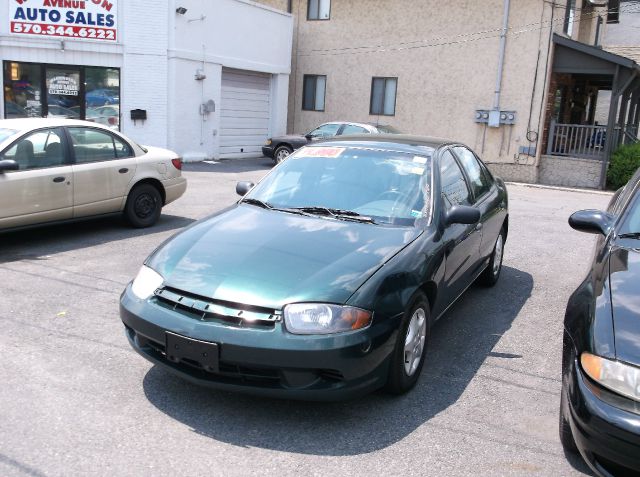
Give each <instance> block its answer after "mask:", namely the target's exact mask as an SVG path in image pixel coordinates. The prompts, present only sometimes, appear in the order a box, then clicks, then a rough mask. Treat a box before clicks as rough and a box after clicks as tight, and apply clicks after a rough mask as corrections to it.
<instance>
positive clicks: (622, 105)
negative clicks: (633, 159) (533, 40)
mask: <svg viewBox="0 0 640 477" xmlns="http://www.w3.org/2000/svg"><path fill="white" fill-rule="evenodd" d="M553 44H554V53H553V72H554V73H560V74H571V75H589V76H590V77H591V78H590V79H593V80H594V81H595V82H596V83H600V87H601V88H602V89H611V102H610V104H609V118H608V121H607V135H606V137H607V138H614V131H615V130H616V128H618V129H619V130H621V131H623V132H624V131H627V130H628V129H631V130H635V131H637V130H638V124H639V123H640V66H639V65H638V63H636V62H635V61H633V60H632V59H630V58H626V57H624V56H620V55H616V54H614V53H611V52H609V51H605V50H603V49H602V48H600V47H598V46H593V45H587V44H586V43H581V42H579V41H575V40H572V39H570V38H567V37H565V36H562V35H558V34H557V33H554V35H553ZM621 98H622V100H621ZM618 137H622V136H620V135H618ZM613 143H614V141H613V140H608V141H607V142H606V144H605V160H604V161H603V163H602V180H603V183H602V186H603V187H604V181H605V180H606V171H607V166H608V162H609V157H610V156H611V153H612V152H613V150H614V149H615V148H616V147H617V146H618V144H613Z"/></svg>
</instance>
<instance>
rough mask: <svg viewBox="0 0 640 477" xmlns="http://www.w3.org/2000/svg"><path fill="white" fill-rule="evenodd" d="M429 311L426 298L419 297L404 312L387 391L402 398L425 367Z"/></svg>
mask: <svg viewBox="0 0 640 477" xmlns="http://www.w3.org/2000/svg"><path fill="white" fill-rule="evenodd" d="M429 320H430V310H429V302H428V301H427V297H426V296H424V295H423V294H422V293H419V294H418V295H417V296H416V297H415V298H414V299H413V301H412V302H411V305H410V306H409V307H408V308H407V311H406V312H405V314H404V316H403V318H402V324H401V325H400V330H399V332H398V338H397V340H396V346H395V348H394V350H393V354H392V356H391V364H390V369H389V378H388V380H387V385H386V388H387V390H388V391H389V392H391V393H393V394H403V393H406V392H407V391H409V390H410V389H411V388H413V387H414V386H415V385H416V382H417V381H418V377H419V376H420V372H421V371H422V367H423V366H424V361H425V356H426V352H427V345H428V342H429V336H430V321H429Z"/></svg>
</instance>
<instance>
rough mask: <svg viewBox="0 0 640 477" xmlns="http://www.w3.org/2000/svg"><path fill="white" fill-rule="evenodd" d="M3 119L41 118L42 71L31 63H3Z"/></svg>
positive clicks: (38, 66)
mask: <svg viewBox="0 0 640 477" xmlns="http://www.w3.org/2000/svg"><path fill="white" fill-rule="evenodd" d="M3 73H4V74H3V77H4V117H5V119H14V118H28V117H37V118H39V117H41V116H42V97H41V95H42V70H41V67H40V65H37V64H33V63H18V62H15V61H5V62H4V72H3Z"/></svg>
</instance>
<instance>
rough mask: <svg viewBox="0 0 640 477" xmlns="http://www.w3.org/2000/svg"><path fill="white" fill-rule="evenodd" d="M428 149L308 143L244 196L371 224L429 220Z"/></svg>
mask: <svg viewBox="0 0 640 477" xmlns="http://www.w3.org/2000/svg"><path fill="white" fill-rule="evenodd" d="M432 154H433V150H432V149H428V148H423V149H422V150H421V152H420V155H417V154H414V153H405V152H397V151H387V150H373V149H364V148H358V147H341V146H338V147H333V146H331V147H328V146H308V147H304V148H302V149H299V150H298V151H296V152H295V153H294V154H292V155H290V156H289V157H288V158H287V159H286V161H284V162H283V163H281V164H280V165H279V166H278V167H277V168H276V169H274V171H273V172H272V173H271V174H269V175H268V176H267V177H265V178H264V179H263V180H262V181H261V182H260V183H259V184H258V185H257V186H256V187H255V188H254V189H253V190H252V191H251V192H250V193H249V194H248V195H247V196H246V198H245V200H246V199H255V200H258V201H261V202H263V203H265V204H267V205H268V206H270V207H273V208H280V209H313V208H326V209H332V210H334V211H339V212H342V213H344V212H351V213H355V214H357V215H360V216H366V217H369V218H371V219H373V220H374V221H375V223H376V224H393V225H406V226H412V225H414V224H415V223H416V221H417V220H418V219H423V220H426V221H427V222H428V221H430V214H431V190H432V182H431V181H432V177H431V157H432Z"/></svg>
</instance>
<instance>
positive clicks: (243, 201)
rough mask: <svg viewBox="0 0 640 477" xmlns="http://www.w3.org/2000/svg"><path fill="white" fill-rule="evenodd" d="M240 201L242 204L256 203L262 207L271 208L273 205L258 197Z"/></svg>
mask: <svg viewBox="0 0 640 477" xmlns="http://www.w3.org/2000/svg"><path fill="white" fill-rule="evenodd" d="M240 202H241V203H243V204H250V205H257V206H258V207H262V208H263V209H273V206H272V205H271V204H269V203H268V202H263V201H261V200H260V199H253V198H251V197H247V198H246V199H242V200H241V201H240Z"/></svg>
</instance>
